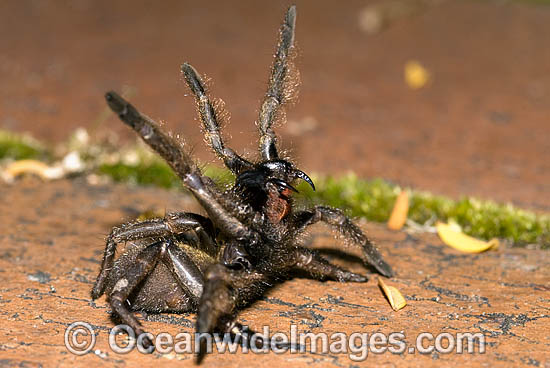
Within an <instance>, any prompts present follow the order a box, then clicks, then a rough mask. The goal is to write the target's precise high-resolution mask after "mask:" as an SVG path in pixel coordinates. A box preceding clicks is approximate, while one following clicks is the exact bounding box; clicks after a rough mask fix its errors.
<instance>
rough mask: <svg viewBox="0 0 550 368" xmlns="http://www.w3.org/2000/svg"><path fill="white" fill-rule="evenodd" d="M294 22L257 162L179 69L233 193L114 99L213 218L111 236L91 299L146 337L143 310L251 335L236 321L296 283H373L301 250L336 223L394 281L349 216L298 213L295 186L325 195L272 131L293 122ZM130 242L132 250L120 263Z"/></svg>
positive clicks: (267, 102)
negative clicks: (314, 232)
mask: <svg viewBox="0 0 550 368" xmlns="http://www.w3.org/2000/svg"><path fill="white" fill-rule="evenodd" d="M295 20H296V7H295V6H291V7H290V8H289V9H288V10H287V12H286V14H285V18H284V20H283V23H282V25H281V27H280V29H279V41H278V43H277V48H276V52H275V56H274V61H273V64H272V67H271V71H270V74H269V79H268V87H267V91H266V93H265V95H264V96H263V99H262V102H261V105H260V109H259V114H258V119H257V121H256V126H257V128H258V132H259V142H258V151H259V157H258V158H257V159H254V160H250V159H248V158H245V157H243V156H241V155H239V154H238V153H237V152H235V151H234V150H233V149H231V148H230V147H228V146H227V145H226V143H225V139H224V137H223V134H222V131H221V125H220V123H221V120H222V119H223V118H224V115H225V114H226V113H225V108H223V109H222V106H221V103H220V102H215V101H216V100H215V99H212V98H211V97H210V94H209V91H208V89H207V88H205V83H204V77H203V76H201V74H200V73H199V72H198V71H197V70H196V69H195V68H193V67H192V66H191V65H190V64H189V63H187V62H186V63H184V64H183V65H182V66H181V72H182V76H183V79H184V81H185V83H186V84H187V87H188V88H189V89H190V91H191V94H192V95H193V96H194V99H195V103H196V106H197V111H198V115H199V118H200V122H201V125H202V128H203V132H204V135H205V140H206V142H207V144H208V145H209V146H210V148H211V149H212V150H213V151H214V153H215V154H216V156H217V157H218V158H220V159H221V160H222V161H223V163H224V165H225V166H226V167H227V168H228V169H229V170H230V171H231V173H232V174H233V175H234V177H235V179H234V183H233V185H230V186H227V187H225V188H220V187H219V186H218V185H217V184H216V183H215V182H214V180H212V179H211V178H209V177H208V176H206V175H205V174H204V168H203V167H202V166H200V165H197V163H196V162H195V160H194V159H193V158H192V156H191V155H190V153H189V148H188V147H187V146H186V145H184V144H183V143H182V140H181V139H178V138H177V137H174V136H172V135H171V134H169V133H166V132H165V131H164V130H163V129H161V128H160V127H159V124H158V123H156V122H155V121H153V120H152V119H150V118H148V117H147V116H146V115H144V114H142V113H141V112H139V111H138V110H137V109H136V108H135V107H134V106H132V105H131V104H130V103H129V102H128V101H126V100H125V99H124V98H122V97H121V96H119V95H118V94H117V93H116V92H108V93H107V94H106V95H105V98H106V100H107V103H108V105H109V107H110V108H111V109H112V110H113V111H114V112H115V113H117V115H118V116H119V118H120V119H121V120H122V121H123V122H124V123H125V124H126V125H128V126H129V127H131V128H132V129H134V130H135V132H136V133H137V134H138V135H139V136H140V137H141V138H142V139H143V141H144V142H145V143H146V144H147V145H149V146H150V147H151V148H152V149H153V150H154V151H155V152H156V153H157V154H158V155H159V156H160V157H162V158H163V159H164V160H165V161H166V162H167V163H168V165H169V166H170V167H171V168H172V169H173V171H174V172H175V173H176V175H177V176H178V177H179V178H180V179H181V181H182V183H183V185H184V186H185V187H186V188H187V189H188V190H189V191H190V192H191V194H192V195H193V196H194V197H195V199H196V200H197V201H198V203H199V204H200V205H201V206H202V208H203V210H204V212H205V214H206V215H205V216H203V215H198V214H194V213H189V212H185V211H182V212H171V213H168V214H166V215H165V216H164V217H162V218H157V219H145V220H141V221H134V222H131V223H128V224H126V225H122V226H119V227H115V228H113V230H112V231H111V233H110V234H109V236H108V237H107V241H106V246H105V250H104V254H103V261H102V264H101V269H100V272H99V275H98V277H97V279H96V282H95V284H94V286H93V289H92V298H93V299H97V298H99V297H100V296H101V295H103V294H106V295H107V301H108V302H109V304H110V306H111V308H112V310H113V313H114V314H115V315H117V316H118V317H119V318H120V320H121V321H122V322H123V323H125V324H127V325H129V326H130V327H132V328H133V329H134V331H136V332H137V333H141V332H143V327H142V326H141V323H140V322H139V321H138V320H137V319H136V318H135V316H134V315H133V312H134V311H139V310H143V311H148V312H155V313H161V312H194V311H196V312H197V323H196V332H197V333H199V334H200V333H206V334H212V333H215V332H222V333H225V332H228V333H242V331H241V330H239V326H240V324H238V322H236V316H237V313H238V311H239V310H240V309H242V308H243V307H245V306H247V305H249V304H250V303H252V302H253V301H255V300H257V299H258V298H259V297H261V296H262V294H263V293H264V292H265V291H266V290H268V289H269V288H270V287H272V286H273V285H274V284H275V283H279V282H283V281H284V280H286V279H288V278H289V277H291V276H292V275H293V274H295V273H303V274H307V275H309V276H310V277H312V278H314V279H318V280H326V279H329V280H336V281H339V282H366V281H367V277H366V276H363V275H360V274H356V273H353V272H350V271H348V270H346V269H344V268H342V267H339V266H337V265H334V264H332V263H330V262H329V261H328V260H326V259H325V258H323V257H322V256H321V253H320V252H318V251H316V250H313V249H309V248H307V247H304V246H303V242H302V241H301V239H302V238H303V236H304V232H305V230H306V229H307V228H308V227H309V226H310V225H313V224H315V223H317V222H323V223H325V224H328V225H329V226H331V227H332V228H333V229H334V230H335V231H336V232H337V233H339V234H340V235H341V236H342V237H343V238H345V239H346V241H347V242H349V243H351V244H354V245H355V246H357V247H359V248H360V249H361V251H362V259H363V263H364V264H366V265H370V266H372V267H374V268H375V270H376V271H377V272H379V273H380V274H382V275H384V276H386V277H391V276H393V274H394V273H393V270H392V269H391V267H390V266H389V265H388V264H387V263H386V262H385V261H384V259H383V258H382V256H381V255H380V253H379V252H378V250H377V248H376V247H375V245H374V244H373V243H372V242H371V241H370V239H369V238H368V237H367V236H366V235H365V234H364V233H363V232H362V230H361V229H360V228H359V227H358V226H357V225H355V224H354V223H353V222H352V221H351V220H350V219H349V218H348V217H347V216H346V215H345V214H344V213H343V212H342V211H341V210H338V209H336V208H331V207H326V206H313V207H309V208H305V209H298V208H297V206H296V204H295V202H294V195H295V194H296V192H297V191H298V190H297V189H296V185H297V184H296V183H297V182H299V181H305V182H306V183H307V184H308V185H309V186H311V188H312V189H313V190H315V184H314V182H313V180H312V179H311V178H310V177H309V176H308V175H307V174H306V173H305V172H303V171H301V170H299V168H298V167H297V166H296V164H295V163H294V162H293V161H292V159H291V158H290V157H289V156H287V155H286V153H285V154H284V155H283V154H282V153H281V150H280V147H279V143H278V137H277V135H276V133H275V131H274V130H273V124H274V123H276V122H277V119H281V122H282V121H284V119H285V115H284V111H285V105H288V104H289V102H291V101H292V100H293V97H292V96H296V87H297V85H298V80H299V79H298V78H297V71H296V72H295V68H294V66H293V64H292V59H293V55H294V54H295V50H294V33H295V32H294V29H295V24H296V22H295ZM213 101H214V102H213ZM121 243H127V247H126V249H125V250H124V251H123V252H120V255H119V256H118V257H115V254H116V250H117V247H118V246H119V244H121ZM199 345H200V349H199V352H198V354H197V363H200V362H201V361H202V359H203V358H204V356H205V354H206V348H205V346H204V343H203V342H199Z"/></svg>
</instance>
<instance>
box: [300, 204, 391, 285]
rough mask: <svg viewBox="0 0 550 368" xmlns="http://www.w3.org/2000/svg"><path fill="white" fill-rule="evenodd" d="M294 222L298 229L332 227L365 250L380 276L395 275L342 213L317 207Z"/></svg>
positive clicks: (364, 252)
mask: <svg viewBox="0 0 550 368" xmlns="http://www.w3.org/2000/svg"><path fill="white" fill-rule="evenodd" d="M294 221H295V223H294V226H296V229H301V228H304V227H306V226H309V225H312V224H314V223H316V222H319V221H323V222H325V223H327V224H329V225H331V226H332V227H333V228H334V229H335V230H338V231H339V232H340V234H342V235H343V236H344V237H346V238H347V239H349V240H351V241H353V242H354V243H355V244H357V245H359V246H360V247H361V248H362V250H363V256H364V257H365V261H366V262H367V263H368V264H370V265H372V266H373V267H374V268H375V269H376V270H377V271H378V272H380V274H382V275H384V276H386V277H392V276H393V275H394V273H393V270H392V269H391V267H390V265H389V264H387V263H386V262H385V261H384V259H382V256H381V255H380V253H379V252H378V250H377V249H376V247H375V245H374V244H373V243H372V242H371V241H370V239H369V238H367V237H366V236H365V234H363V232H362V231H361V229H359V227H358V226H357V225H355V224H354V223H353V222H352V221H351V220H350V219H349V218H348V217H346V215H344V214H343V213H342V211H340V210H337V209H334V208H330V207H324V206H317V207H315V208H314V209H313V210H311V211H303V212H299V213H297V214H296V215H295V220H294Z"/></svg>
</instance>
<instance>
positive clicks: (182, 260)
mask: <svg viewBox="0 0 550 368" xmlns="http://www.w3.org/2000/svg"><path fill="white" fill-rule="evenodd" d="M162 261H163V263H164V264H165V265H166V266H167V267H168V269H169V270H170V272H171V273H172V275H173V276H174V278H175V279H176V280H177V281H178V283H179V284H180V286H182V287H183V289H184V290H187V291H188V292H189V293H190V294H191V295H192V297H193V299H194V301H195V303H198V301H199V299H200V297H201V295H202V291H203V285H204V281H203V276H202V273H201V271H200V270H199V268H198V267H197V266H196V265H195V263H193V261H192V260H191V257H189V256H188V255H187V254H186V253H185V251H184V250H183V249H181V248H180V247H178V246H176V245H174V243H172V242H170V243H169V244H168V247H167V248H166V251H165V253H164V256H163V258H162Z"/></svg>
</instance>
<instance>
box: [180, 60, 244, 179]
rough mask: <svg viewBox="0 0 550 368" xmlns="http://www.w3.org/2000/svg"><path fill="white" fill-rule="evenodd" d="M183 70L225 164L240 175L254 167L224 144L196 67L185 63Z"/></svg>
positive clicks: (213, 144) (216, 118) (211, 137)
mask: <svg viewBox="0 0 550 368" xmlns="http://www.w3.org/2000/svg"><path fill="white" fill-rule="evenodd" d="M181 72H182V74H183V77H184V78H185V81H186V82H187V85H188V86H189V88H190V89H191V92H193V95H194V96H195V101H196V103H197V109H198V111H199V115H200V118H201V121H202V123H203V125H204V129H205V137H206V139H207V140H208V142H209V143H210V147H212V149H213V150H214V152H216V154H217V155H218V156H219V157H220V158H222V159H223V162H224V164H225V166H227V168H228V169H229V170H231V171H232V172H233V173H234V174H236V175H238V174H240V173H241V172H243V171H245V170H250V169H252V168H253V167H254V165H253V164H252V163H250V162H248V161H247V160H245V159H244V158H242V157H240V156H239V155H238V154H237V153H235V151H233V150H232V149H231V148H229V147H226V146H225V145H224V144H223V139H222V136H221V133H220V124H219V123H218V120H219V119H218V116H217V113H216V110H215V109H214V107H213V106H212V103H211V102H210V99H209V97H208V94H207V93H206V88H205V87H204V83H203V82H202V80H201V78H200V76H199V74H198V73H197V71H196V70H195V68H193V67H192V66H191V65H189V64H188V63H184V64H183V65H182V66H181Z"/></svg>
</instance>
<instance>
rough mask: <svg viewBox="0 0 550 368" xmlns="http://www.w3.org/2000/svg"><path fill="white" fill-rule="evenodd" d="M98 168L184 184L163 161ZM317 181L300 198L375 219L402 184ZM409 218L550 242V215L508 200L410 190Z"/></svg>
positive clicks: (219, 176) (149, 181)
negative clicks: (444, 195) (499, 201)
mask: <svg viewBox="0 0 550 368" xmlns="http://www.w3.org/2000/svg"><path fill="white" fill-rule="evenodd" d="M99 171H100V172H101V173H102V174H106V175H108V176H110V177H111V178H113V179H114V180H115V181H124V182H130V183H134V184H139V185H156V186H159V187H162V188H182V185H181V182H180V180H179V179H178V178H177V177H176V175H174V174H173V173H172V171H171V169H170V168H169V167H168V166H167V165H166V164H164V163H162V162H154V163H150V164H142V165H137V166H130V165H124V164H115V165H102V166H101V167H100V169H99ZM203 172H204V173H205V174H206V175H208V176H210V177H212V178H214V180H215V181H216V182H217V183H219V184H220V185H221V186H225V185H229V184H231V183H232V182H233V181H234V176H233V175H232V174H231V173H230V172H228V171H227V170H225V169H220V168H219V167H216V166H206V167H204V168H203ZM314 181H315V184H316V187H317V191H315V192H314V191H313V190H312V189H311V188H310V187H309V185H307V184H306V183H303V182H302V183H300V184H299V185H298V190H299V191H300V193H301V194H302V197H301V200H302V201H305V202H309V203H310V204H325V205H329V206H333V207H338V208H341V209H343V210H344V211H346V212H347V213H348V214H349V215H351V216H353V217H362V218H366V219H367V220H370V221H376V222H386V221H387V220H388V218H389V216H390V213H391V211H392V209H393V205H394V202H395V199H396V198H397V194H398V193H399V192H400V191H401V188H399V187H398V186H396V185H393V184H391V183H389V182H387V181H385V180H382V179H373V180H363V179H359V178H358V177H357V176H355V175H353V174H349V175H346V176H343V177H339V178H334V177H330V176H325V177H323V176H316V177H314ZM408 218H409V219H411V220H413V221H415V222H417V223H419V224H433V223H434V222H435V221H436V220H440V221H445V222H448V221H453V222H456V223H457V224H459V225H460V226H461V227H462V229H463V231H464V232H465V233H466V234H469V235H472V236H475V237H477V238H481V239H486V240H489V239H491V238H500V239H506V240H508V241H510V242H511V243H514V244H515V245H524V244H529V243H538V244H540V245H541V246H542V247H543V248H550V217H548V216H542V215H536V214H534V213H532V212H528V211H524V210H521V209H519V208H516V207H514V206H512V205H510V204H504V205H503V204H497V203H494V202H492V201H480V200H477V199H474V198H463V199H460V200H458V201H454V200H452V199H449V198H446V197H443V196H435V195H432V194H430V193H426V192H417V191H411V190H410V208H409V216H408Z"/></svg>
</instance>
